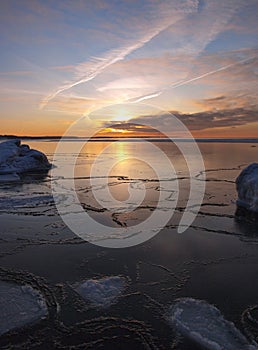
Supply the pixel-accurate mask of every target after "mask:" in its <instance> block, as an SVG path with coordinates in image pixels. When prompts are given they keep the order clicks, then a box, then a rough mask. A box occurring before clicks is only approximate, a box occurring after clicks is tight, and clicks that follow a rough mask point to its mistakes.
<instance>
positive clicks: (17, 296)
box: [0, 281, 48, 335]
mask: <svg viewBox="0 0 258 350" xmlns="http://www.w3.org/2000/svg"><path fill="white" fill-rule="evenodd" d="M0 310H1V311H0V335H2V334H4V333H6V332H8V331H10V330H13V329H16V328H20V327H23V326H25V325H27V324H31V323H33V322H36V321H39V320H40V319H42V318H45V317H46V316H47V314H48V311H47V305H46V302H45V299H44V298H43V296H42V295H41V293H40V292H38V291H37V290H35V289H33V288H32V287H31V286H29V285H23V286H22V285H18V284H14V283H10V282H5V281H0Z"/></svg>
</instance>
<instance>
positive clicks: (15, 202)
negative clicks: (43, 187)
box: [0, 194, 54, 211]
mask: <svg viewBox="0 0 258 350" xmlns="http://www.w3.org/2000/svg"><path fill="white" fill-rule="evenodd" d="M51 204H54V199H53V197H52V196H51V195H33V194H32V195H30V196H24V195H16V196H15V195H13V196H12V197H8V196H2V197H1V196H0V211H1V210H8V209H18V208H26V207H28V206H33V207H34V208H36V207H39V206H43V207H44V206H49V205H51Z"/></svg>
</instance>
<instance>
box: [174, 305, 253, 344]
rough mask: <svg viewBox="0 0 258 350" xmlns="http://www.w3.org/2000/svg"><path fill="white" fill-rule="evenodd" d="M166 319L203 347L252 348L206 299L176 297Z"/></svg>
mask: <svg viewBox="0 0 258 350" xmlns="http://www.w3.org/2000/svg"><path fill="white" fill-rule="evenodd" d="M168 318H169V321H170V322H171V324H172V325H173V326H175V328H176V329H177V330H178V331H179V332H180V333H182V334H183V335H184V336H186V337H188V338H190V339H191V340H193V341H195V342H196V343H198V344H199V345H201V346H202V347H204V349H207V350H255V349H256V347H255V346H253V345H251V344H250V343H249V342H248V340H247V339H246V338H245V337H244V335H243V334H242V333H241V332H240V331H239V330H238V329H237V328H236V327H235V325H234V324H233V323H232V322H229V321H227V320H225V318H224V317H223V315H222V314H221V312H220V311H219V310H218V309H217V308H216V307H215V306H213V305H210V304H208V303H207V302H206V301H202V300H196V299H192V298H182V299H178V300H177V302H176V303H175V304H174V305H173V306H171V308H170V309H169V315H168Z"/></svg>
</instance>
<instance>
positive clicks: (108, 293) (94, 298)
mask: <svg viewBox="0 0 258 350" xmlns="http://www.w3.org/2000/svg"><path fill="white" fill-rule="evenodd" d="M126 282H127V281H126V279H125V278H124V277H120V276H111V277H104V278H101V279H90V280H87V281H85V282H83V283H82V284H80V285H79V286H77V287H76V288H75V290H76V292H77V293H79V294H80V295H81V297H82V298H83V299H85V300H87V301H89V302H90V303H92V304H95V305H97V306H102V307H108V306H109V305H111V304H113V303H114V302H116V300H117V298H118V297H119V296H120V295H121V294H122V292H123V290H124V289H125V287H126Z"/></svg>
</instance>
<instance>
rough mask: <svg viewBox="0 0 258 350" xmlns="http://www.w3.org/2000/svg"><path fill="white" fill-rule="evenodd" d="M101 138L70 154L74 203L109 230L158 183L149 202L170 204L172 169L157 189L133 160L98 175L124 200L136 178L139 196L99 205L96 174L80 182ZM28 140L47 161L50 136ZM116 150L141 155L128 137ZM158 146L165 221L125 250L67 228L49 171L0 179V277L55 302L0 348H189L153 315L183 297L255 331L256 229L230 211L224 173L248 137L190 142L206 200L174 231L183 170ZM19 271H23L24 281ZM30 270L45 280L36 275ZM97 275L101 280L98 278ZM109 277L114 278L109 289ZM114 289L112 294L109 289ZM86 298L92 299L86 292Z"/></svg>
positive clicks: (247, 154) (235, 165)
mask: <svg viewBox="0 0 258 350" xmlns="http://www.w3.org/2000/svg"><path fill="white" fill-rule="evenodd" d="M67 145H68V150H69V148H70V146H69V144H68V143H67ZM104 146H105V144H102V143H97V144H94V143H91V145H89V146H87V147H88V148H87V149H84V150H83V152H82V154H81V155H80V157H79V158H78V161H77V166H76V172H75V184H76V189H77V194H78V197H79V199H80V201H81V203H82V205H83V207H84V209H85V211H86V212H87V213H88V214H89V215H91V217H93V218H94V219H95V220H98V221H99V222H101V223H104V224H107V225H109V226H110V227H127V226H128V227H129V226H130V225H135V224H136V223H138V222H139V221H142V220H144V219H145V218H147V217H149V215H151V213H152V212H153V210H155V208H156V204H157V201H158V198H159V194H160V192H161V191H162V192H163V194H166V196H163V201H162V205H161V207H160V208H159V209H158V210H160V211H161V212H162V211H166V210H167V207H168V205H170V202H171V201H172V202H174V201H175V191H174V188H173V186H172V187H171V189H169V188H168V186H167V184H173V183H174V181H175V174H168V176H167V179H166V184H165V186H164V183H163V182H162V181H161V182H159V181H158V179H157V177H156V176H155V174H154V173H153V172H152V171H151V170H150V169H149V168H148V167H145V166H140V164H139V162H133V161H128V162H123V163H122V164H120V165H118V166H117V167H116V168H115V169H113V171H112V172H111V173H110V174H108V175H107V176H106V177H105V178H103V186H104V187H107V188H109V189H110V192H111V193H112V195H113V196H114V197H115V198H116V200H121V201H123V200H126V198H128V193H129V192H128V186H129V187H130V186H131V187H132V188H139V189H142V188H143V186H144V187H145V188H146V196H145V198H144V201H143V203H142V204H141V205H140V206H139V207H138V208H137V209H136V210H134V211H132V212H130V213H127V212H123V211H121V210H119V209H121V207H120V208H119V207H117V211H116V210H114V211H113V212H110V211H109V210H107V209H106V208H105V205H104V206H101V205H100V204H99V203H98V202H97V201H96V199H95V198H94V195H93V191H92V189H94V191H96V192H97V193H101V191H102V189H103V186H101V184H100V183H98V181H99V180H98V181H97V180H96V181H95V182H94V181H93V183H91V181H90V178H89V170H90V166H91V164H92V163H93V161H94V159H95V157H96V154H98V152H99V151H100V149H101V148H103V147H104ZM31 147H33V148H36V149H40V150H42V151H43V152H44V153H46V154H47V156H48V158H49V160H50V161H51V160H52V156H53V151H54V148H55V144H53V143H47V142H45V143H43V142H41V143H37V145H34V144H33V143H32V145H31ZM117 147H118V148H117V150H119V152H121V148H123V149H122V151H123V152H122V153H123V156H129V155H133V154H134V153H135V152H136V153H137V155H139V152H143V157H144V149H140V148H139V147H138V146H137V145H135V144H134V143H130V144H126V143H122V144H120V145H119V144H118V145H117ZM161 147H162V148H163V150H164V151H167V153H168V156H169V157H170V158H171V159H172V160H173V163H175V164H174V165H175V167H176V168H177V170H178V177H179V185H180V188H179V189H180V193H179V201H178V203H177V206H176V210H175V214H174V216H173V218H172V219H171V221H170V222H168V223H167V224H166V226H165V227H164V229H163V230H162V231H161V232H160V233H159V234H158V235H157V236H156V237H154V238H153V239H152V240H150V241H148V242H146V243H144V244H142V245H139V246H136V247H132V248H130V249H118V250H112V249H111V250H110V249H104V248H100V247H96V246H92V245H90V244H87V243H86V242H84V241H83V240H81V239H80V238H79V237H77V236H75V235H74V234H73V233H72V232H70V231H69V229H68V228H67V227H66V226H65V224H64V223H63V222H62V220H61V219H60V217H59V216H58V213H57V210H56V208H55V203H54V201H53V196H52V193H51V183H50V180H51V177H50V176H51V174H50V175H49V176H47V177H45V178H43V179H42V178H41V179H33V181H31V179H26V178H25V179H24V180H23V181H21V182H20V183H19V184H2V185H1V186H0V187H1V188H0V212H1V215H0V220H1V235H0V264H1V266H2V267H4V268H5V271H3V275H4V276H9V277H10V278H9V281H10V283H18V282H19V283H21V281H23V280H26V281H27V280H28V285H32V284H31V283H30V281H31V280H33V281H34V280H35V283H34V284H33V285H32V287H33V288H34V289H36V290H37V289H38V290H39V292H40V291H43V290H45V289H44V288H46V287H47V288H48V293H49V295H50V296H51V298H52V299H53V298H56V299H57V304H58V305H59V309H60V311H59V312H58V313H54V315H53V319H52V321H51V320H48V319H47V321H46V324H44V325H43V324H42V323H39V326H38V327H39V328H38V330H36V331H35V330H33V332H30V334H31V337H28V336H27V334H26V333H24V332H23V331H22V332H20V333H19V331H18V334H19V338H15V337H12V338H11V340H10V339H9V340H6V339H4V338H3V337H0V346H1V347H2V348H3V349H9V348H10V344H12V345H15V348H17V349H22V348H29V349H40V346H41V347H42V346H43V345H42V344H44V342H45V341H46V339H48V341H49V344H48V348H56V349H69V348H71V347H73V348H74V349H81V348H89V349H103V348H104V349H116V346H117V344H123V349H132V348H134V349H155V350H156V349H161V350H165V349H168V348H171V349H174V350H200V347H199V346H198V345H196V344H193V343H191V342H189V341H188V340H187V339H186V338H187V337H182V336H179V335H178V334H177V333H176V332H174V329H173V328H171V326H170V325H168V323H167V321H166V319H165V317H164V315H165V314H166V312H167V308H168V305H171V304H172V303H173V302H174V301H175V300H176V299H177V298H182V297H193V298H197V299H204V300H207V301H208V302H209V303H210V304H213V305H216V306H218V308H219V309H220V311H221V313H222V314H223V315H224V317H225V319H228V320H230V321H234V323H235V324H236V327H237V328H238V329H240V330H241V332H242V333H244V334H245V335H246V336H248V339H249V340H250V341H251V339H253V340H256V341H257V340H258V334H257V327H256V326H254V325H255V324H256V323H255V322H257V306H256V305H257V290H258V282H257V273H258V268H257V259H258V255H257V242H258V236H257V232H258V230H257V225H254V224H253V223H247V222H243V221H238V220H235V216H234V214H235V209H236V205H235V203H236V200H237V193H236V190H235V179H236V177H237V176H238V175H239V173H240V171H241V170H242V169H243V168H244V167H246V166H247V165H248V164H249V163H252V162H255V161H257V151H256V149H255V148H251V146H250V145H248V144H247V145H246V144H239V145H238V144H234V145H231V144H227V145H223V144H209V145H205V144H201V145H200V147H201V150H202V152H203V155H204V160H205V164H206V171H205V174H206V180H205V183H206V193H205V198H204V201H203V204H202V206H201V210H200V212H199V214H198V216H197V218H196V220H195V222H194V223H193V224H192V227H191V228H189V229H188V230H187V231H186V232H185V233H184V234H182V235H178V234H177V232H176V229H177V225H178V222H179V220H180V217H181V216H182V213H183V210H184V207H185V205H186V197H187V195H188V193H189V173H188V171H187V167H186V166H185V164H184V162H183V160H182V158H181V157H179V155H178V152H177V151H176V150H175V149H174V148H173V149H171V150H170V148H169V147H167V146H166V145H165V144H164V143H162V145H161ZM113 151H114V152H115V151H116V148H114V150H113ZM232 155H234V157H233V156H232ZM112 156H113V155H112V154H110V157H112ZM69 161H70V158H69V155H67V154H62V155H60V158H59V160H58V163H59V164H63V163H65V164H69ZM57 165H58V164H57ZM196 179H197V181H203V179H202V174H200V175H198V174H197V177H196ZM56 180H58V179H56ZM101 181H102V180H101ZM101 181H100V182H101ZM105 181H106V183H105V184H104V182H105ZM70 185H71V178H69V177H68V176H66V174H65V172H64V173H63V177H62V186H64V188H66V187H67V188H69V186H70ZM98 191H100V192H98ZM62 195H63V193H61V196H60V200H62ZM109 204H110V202H109V199H108V202H107V205H109ZM111 204H112V203H111ZM113 204H114V203H113ZM116 205H117V203H116ZM114 208H115V205H114ZM190 210H191V211H192V212H195V210H196V208H195V207H194V206H193V207H192V208H191V209H190ZM12 271H15V273H16V275H15V277H13V274H12ZM0 273H1V271H0ZM29 273H30V274H32V275H33V276H34V277H30V278H29V277H28V278H27V276H28V274H29ZM17 276H18V277H19V276H20V277H19V278H18V277H17ZM110 276H113V277H110ZM115 276H119V278H120V277H121V276H123V278H125V281H128V280H130V284H127V283H126V282H125V283H126V285H125V288H122V287H121V284H120V282H121V281H120V280H117V284H116V280H115V281H114V280H111V281H110V280H109V279H110V278H117V277H115ZM39 277H40V278H41V277H42V278H44V279H45V282H44V283H38V278H39ZM17 278H18V280H17ZM78 281H81V282H80V284H81V285H82V286H84V288H83V287H82V294H83V295H82V294H81V293H78V292H76V293H75V292H74V291H73V290H72V289H71V286H72V287H73V288H78V286H79V285H78ZM89 281H91V282H89ZM96 281H97V282H96ZM100 281H102V283H103V281H104V283H103V284H102V285H100V284H99V282H100ZM204 281H205V283H204ZM113 282H115V283H114V284H115V285H116V286H119V287H118V288H115V289H114V290H112V284H113ZM21 284H22V283H21ZM26 284H27V282H26ZM37 286H38V287H37ZM110 286H111V289H109V287H110ZM243 286H244V287H243ZM120 287H121V289H120ZM117 289H118V291H117V293H118V294H117V295H116V296H114V295H115V290H117ZM85 291H87V292H86V293H84V292H85ZM103 291H104V292H103ZM105 293H107V294H105ZM109 293H110V296H111V299H112V298H113V296H114V299H113V301H114V302H112V303H111V304H110V305H109V307H103V305H104V301H103V302H102V301H101V300H104V299H108V298H107V295H108V294H109ZM43 294H44V295H45V293H43ZM80 294H81V295H80ZM89 295H90V296H91V298H92V299H91V300H90V298H88V299H87V296H89ZM97 295H98V297H97ZM84 296H85V301H84V300H83V298H84ZM94 297H95V301H94V300H93V299H94ZM101 298H102V299H101ZM52 299H51V300H52ZM53 303H54V302H53ZM253 320H254V321H253ZM51 322H53V323H51ZM53 324H54V326H53ZM23 334H24V336H23V337H22V335H23ZM28 339H29V340H28ZM118 348H119V347H118Z"/></svg>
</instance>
